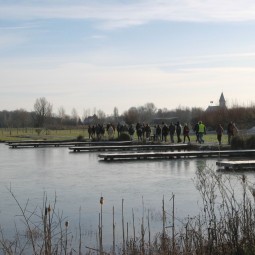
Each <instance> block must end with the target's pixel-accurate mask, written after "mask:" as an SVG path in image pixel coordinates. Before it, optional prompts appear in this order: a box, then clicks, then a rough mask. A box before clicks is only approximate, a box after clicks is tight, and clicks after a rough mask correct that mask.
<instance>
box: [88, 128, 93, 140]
mask: <svg viewBox="0 0 255 255" xmlns="http://www.w3.org/2000/svg"><path fill="white" fill-rule="evenodd" d="M88 134H89V139H92V127H91V126H90V125H89V126H88Z"/></svg>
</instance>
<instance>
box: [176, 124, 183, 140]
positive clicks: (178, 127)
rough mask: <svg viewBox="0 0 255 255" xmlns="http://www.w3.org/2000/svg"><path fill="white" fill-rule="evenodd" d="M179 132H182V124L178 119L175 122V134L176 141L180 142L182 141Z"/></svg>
mask: <svg viewBox="0 0 255 255" xmlns="http://www.w3.org/2000/svg"><path fill="white" fill-rule="evenodd" d="M181 133H182V126H181V124H180V122H179V121H178V122H177V123H176V135H177V143H180V142H181V141H182V139H181Z"/></svg>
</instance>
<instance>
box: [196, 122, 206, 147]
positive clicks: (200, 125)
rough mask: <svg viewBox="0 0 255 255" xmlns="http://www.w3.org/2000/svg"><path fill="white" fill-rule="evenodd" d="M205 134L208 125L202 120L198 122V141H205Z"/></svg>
mask: <svg viewBox="0 0 255 255" xmlns="http://www.w3.org/2000/svg"><path fill="white" fill-rule="evenodd" d="M204 135H206V127H205V124H204V123H203V122H202V121H199V123H198V142H199V143H204V142H205V141H204V139H203V137H204Z"/></svg>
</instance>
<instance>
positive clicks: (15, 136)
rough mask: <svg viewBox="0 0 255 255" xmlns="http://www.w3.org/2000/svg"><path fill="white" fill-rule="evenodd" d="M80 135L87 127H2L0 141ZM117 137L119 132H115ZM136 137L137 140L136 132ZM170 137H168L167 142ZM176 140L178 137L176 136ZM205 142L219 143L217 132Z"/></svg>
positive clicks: (223, 138)
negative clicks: (54, 128) (51, 128)
mask: <svg viewBox="0 0 255 255" xmlns="http://www.w3.org/2000/svg"><path fill="white" fill-rule="evenodd" d="M78 137H81V138H83V139H88V137H89V135H88V130H87V128H76V129H56V130H50V129H36V128H1V129H0V142H7V141H26V140H48V141H50V140H59V141H61V140H76V139H77V138H78ZM114 138H115V139H117V132H115V134H114ZM190 138H191V142H196V137H195V135H194V134H191V135H190ZM102 139H104V140H108V135H107V132H106V133H105V135H104V137H103V138H102ZM134 139H135V140H137V136H136V134H135V136H134ZM169 140H170V138H169V136H168V137H167V142H169ZM175 140H176V137H175ZM204 140H205V143H217V138H216V134H214V133H210V134H207V135H205V136H204ZM222 143H223V144H227V135H223V137H222Z"/></svg>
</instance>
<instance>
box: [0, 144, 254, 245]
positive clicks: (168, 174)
mask: <svg viewBox="0 0 255 255" xmlns="http://www.w3.org/2000/svg"><path fill="white" fill-rule="evenodd" d="M0 155H1V162H0V173H1V178H0V184H1V185H0V189H1V192H0V196H1V199H0V201H1V202H0V217H1V218H0V219H1V225H2V226H3V227H4V229H8V230H9V229H11V228H13V226H14V224H13V223H14V221H17V217H15V215H17V214H18V212H19V210H18V207H17V204H16V203H15V201H14V199H13V198H12V197H11V195H10V192H9V191H8V188H9V187H11V189H12V191H13V192H14V194H15V196H16V198H17V200H18V201H19V202H20V203H21V204H22V205H25V203H26V201H27V200H28V199H29V206H30V207H31V208H35V206H39V207H40V206H42V201H43V195H44V193H46V194H47V198H48V201H49V202H51V203H52V202H53V201H54V199H55V194H56V197H57V206H56V207H57V208H58V209H59V210H60V211H63V214H64V216H66V217H67V218H68V220H69V221H70V224H71V225H73V226H78V224H79V223H78V221H79V220H78V219H79V211H80V212H81V218H82V223H81V224H82V227H83V229H85V232H90V233H95V232H96V231H97V226H98V215H99V213H100V203H99V199H100V197H101V196H103V197H104V201H105V202H104V205H103V222H104V231H105V233H107V232H108V231H110V229H111V225H112V208H113V206H114V208H115V221H116V227H117V229H118V227H119V228H121V204H122V199H124V212H125V213H124V215H125V220H126V221H129V222H130V223H131V215H132V209H133V210H134V213H135V218H136V222H137V223H140V222H141V219H142V216H143V215H144V213H145V212H146V214H147V211H150V214H151V219H152V220H151V224H152V228H154V227H155V229H156V228H157V227H158V231H160V226H161V216H160V215H161V208H162V198H163V196H164V198H165V203H166V208H167V209H168V210H169V211H170V210H171V201H170V199H171V196H172V194H175V206H176V207H175V208H176V215H177V216H178V217H179V218H183V217H187V216H188V215H195V214H196V213H197V212H198V206H197V202H198V201H199V198H200V197H199V194H198V192H197V191H196V189H195V185H194V178H195V172H196V170H197V168H198V167H205V166H209V167H212V168H213V169H215V170H216V166H215V162H216V159H210V160H203V159H176V160H156V161H154V160H148V161H114V162H104V161H101V160H99V159H98V153H95V152H93V153H91V152H90V153H72V152H70V151H69V150H68V148H36V149H35V148H25V149H9V147H8V146H6V145H4V144H0ZM248 175H249V178H250V180H251V181H253V180H254V174H253V173H248ZM156 231H157V230H156ZM91 235H92V236H93V234H91ZM106 240H107V239H106Z"/></svg>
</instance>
